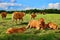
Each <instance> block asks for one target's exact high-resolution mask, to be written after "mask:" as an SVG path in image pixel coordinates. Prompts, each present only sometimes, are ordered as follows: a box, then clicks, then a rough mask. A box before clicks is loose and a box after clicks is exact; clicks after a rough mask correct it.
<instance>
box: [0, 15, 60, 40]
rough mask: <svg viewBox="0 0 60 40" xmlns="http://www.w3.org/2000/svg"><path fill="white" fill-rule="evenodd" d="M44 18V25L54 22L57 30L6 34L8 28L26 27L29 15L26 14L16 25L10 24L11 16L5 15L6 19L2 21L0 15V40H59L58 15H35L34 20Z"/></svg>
mask: <svg viewBox="0 0 60 40" xmlns="http://www.w3.org/2000/svg"><path fill="white" fill-rule="evenodd" d="M39 18H44V20H45V23H48V22H54V23H56V24H57V25H58V28H59V29H58V30H50V29H46V30H36V29H33V28H32V29H30V28H29V29H27V30H26V31H25V32H24V33H14V34H6V33H5V32H6V30H7V29H8V28H10V27H15V28H16V27H17V28H19V27H26V26H27V24H28V22H29V21H30V20H31V19H30V14H26V15H25V16H24V18H23V21H21V20H20V21H18V23H17V24H16V23H15V22H14V23H13V22H12V14H7V17H6V19H4V20H2V18H1V15H0V40H60V14H46V15H42V14H37V17H36V18H35V20H38V19H39Z"/></svg>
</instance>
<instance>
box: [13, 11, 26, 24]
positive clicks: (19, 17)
mask: <svg viewBox="0 0 60 40" xmlns="http://www.w3.org/2000/svg"><path fill="white" fill-rule="evenodd" d="M24 15H25V13H24V12H14V13H13V14H12V21H14V20H16V23H17V20H22V21H23V17H24Z"/></svg>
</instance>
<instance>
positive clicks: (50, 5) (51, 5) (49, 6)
mask: <svg viewBox="0 0 60 40" xmlns="http://www.w3.org/2000/svg"><path fill="white" fill-rule="evenodd" d="M48 8H49V9H51V8H52V9H60V3H54V4H53V3H50V4H48Z"/></svg>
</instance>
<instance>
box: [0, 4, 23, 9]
mask: <svg viewBox="0 0 60 40" xmlns="http://www.w3.org/2000/svg"><path fill="white" fill-rule="evenodd" d="M8 6H22V4H17V3H0V8H2V9H7V8H8Z"/></svg>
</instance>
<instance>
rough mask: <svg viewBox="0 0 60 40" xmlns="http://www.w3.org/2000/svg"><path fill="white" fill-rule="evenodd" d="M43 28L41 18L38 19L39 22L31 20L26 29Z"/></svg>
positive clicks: (43, 23) (43, 24)
mask: <svg viewBox="0 0 60 40" xmlns="http://www.w3.org/2000/svg"><path fill="white" fill-rule="evenodd" d="M44 26H45V22H44V19H43V18H40V19H39V20H31V21H30V22H29V23H28V25H27V27H26V28H29V27H30V28H36V29H37V30H39V29H43V28H44Z"/></svg>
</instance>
